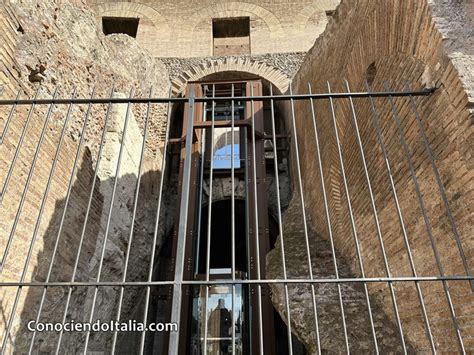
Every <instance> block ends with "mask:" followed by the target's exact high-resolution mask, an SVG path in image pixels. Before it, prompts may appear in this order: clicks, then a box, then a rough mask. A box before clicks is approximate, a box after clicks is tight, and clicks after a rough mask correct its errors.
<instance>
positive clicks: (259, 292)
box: [250, 84, 264, 355]
mask: <svg viewBox="0 0 474 355" xmlns="http://www.w3.org/2000/svg"><path fill="white" fill-rule="evenodd" d="M250 96H253V85H252V84H251V85H250ZM250 102H251V114H252V155H253V157H252V165H253V193H254V206H253V208H254V211H255V214H254V217H255V232H254V235H255V251H256V259H257V279H258V280H261V273H260V241H259V239H260V238H259V230H258V205H257V200H258V194H257V165H256V153H255V107H254V101H253V100H251V101H250ZM257 287H258V288H257V290H258V291H257V293H258V296H257V297H258V325H259V329H258V332H259V339H260V341H259V348H260V354H261V355H263V354H264V349H263V315H262V286H261V285H260V284H257Z"/></svg>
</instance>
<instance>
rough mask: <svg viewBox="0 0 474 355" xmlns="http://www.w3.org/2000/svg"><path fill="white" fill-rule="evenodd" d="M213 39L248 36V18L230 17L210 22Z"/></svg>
mask: <svg viewBox="0 0 474 355" xmlns="http://www.w3.org/2000/svg"><path fill="white" fill-rule="evenodd" d="M212 35H213V37H214V38H227V37H247V36H250V17H230V18H218V19H213V20H212Z"/></svg>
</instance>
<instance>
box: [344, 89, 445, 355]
mask: <svg viewBox="0 0 474 355" xmlns="http://www.w3.org/2000/svg"><path fill="white" fill-rule="evenodd" d="M346 88H347V91H350V88H349V83H348V81H347V80H346ZM389 98H390V97H389ZM349 100H350V103H351V109H352V115H353V118H354V124H355V128H356V133H357V140H358V143H359V147H360V150H361V154H362V156H363V157H362V159H363V163H364V170H365V171H366V176H367V180H368V181H369V175H368V172H367V165H366V162H365V155H364V153H363V149H364V148H363V146H362V140H361V138H360V133H359V125H358V123H357V115H356V112H355V107H354V102H353V100H352V98H350V99H349ZM391 103H392V102H391ZM393 108H394V106H393V103H392V110H393ZM373 109H374V113H376V114H375V115H372V123H373V126H374V128H375V132H376V137H377V142H378V144H379V146H380V148H381V150H382V154H383V157H384V163H385V169H386V170H387V174H388V177H389V181H390V190H391V192H392V196H393V199H394V201H395V206H396V208H397V216H398V220H399V222H400V228H401V230H402V235H403V242H404V245H405V249H406V250H407V255H408V260H409V264H410V269H411V272H412V275H413V276H415V277H416V276H417V272H416V267H415V262H414V261H413V256H412V253H411V248H410V242H409V241H408V235H407V231H406V228H405V223H404V221H403V215H402V211H401V207H400V203H399V201H398V194H397V190H396V187H395V183H394V181H393V176H392V169H391V167H390V162H389V159H388V154H387V150H386V148H385V144H384V141H383V133H382V130H381V129H380V124H379V120H378V118H379V117H378V113H377V110H376V109H375V104H374V106H373ZM374 207H375V205H374ZM415 286H416V289H417V294H418V299H419V301H420V307H421V310H422V316H423V320H424V323H425V331H426V335H427V337H428V341H429V343H430V347H431V350H432V352H433V353H436V347H435V344H434V340H433V335H432V333H431V327H430V323H429V320H428V315H427V313H426V307H425V303H424V300H423V294H422V291H421V287H420V284H419V283H418V282H415Z"/></svg>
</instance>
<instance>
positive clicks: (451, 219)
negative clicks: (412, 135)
mask: <svg viewBox="0 0 474 355" xmlns="http://www.w3.org/2000/svg"><path fill="white" fill-rule="evenodd" d="M409 90H410V88H409V86H408V85H407V86H406V88H405V91H407V92H408V91H409ZM408 96H409V98H410V102H411V107H412V110H413V113H414V114H415V118H416V122H417V124H418V128H419V130H420V134H421V138H422V140H423V144H424V146H425V149H426V153H427V154H428V158H429V160H430V163H431V168H432V169H433V173H434V176H435V178H436V183H437V185H438V189H439V193H440V195H441V198H442V200H443V204H444V207H445V208H446V213H447V215H448V219H449V224H450V225H451V230H452V231H453V234H454V240H455V241H456V246H457V247H458V250H459V255H460V256H461V260H462V264H463V266H464V271H465V272H466V275H467V276H472V273H471V269H470V268H469V264H468V262H467V259H466V254H465V253H464V249H463V246H462V243H461V237H460V236H459V232H458V228H457V227H456V222H455V221H454V217H453V213H452V211H451V207H450V206H449V202H448V197H447V196H446V190H445V189H444V185H443V182H442V181H441V176H440V175H439V171H438V167H437V166H436V162H435V157H434V153H433V150H432V149H431V147H430V143H429V141H428V137H427V136H426V132H425V129H424V128H423V123H422V122H421V117H420V114H419V112H418V109H417V107H416V103H415V99H414V98H413V95H411V94H408ZM470 284H471V290H472V291H473V292H474V280H471V281H470Z"/></svg>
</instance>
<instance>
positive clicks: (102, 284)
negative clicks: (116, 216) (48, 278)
mask: <svg viewBox="0 0 474 355" xmlns="http://www.w3.org/2000/svg"><path fill="white" fill-rule="evenodd" d="M470 280H474V277H473V276H418V277H413V276H401V277H365V278H362V277H360V278H354V277H353V278H339V279H336V278H318V279H312V280H311V279H287V280H284V279H262V280H240V279H238V280H235V281H232V280H230V279H229V280H210V281H205V280H183V281H182V282H175V281H128V282H120V281H115V282H114V281H101V282H95V281H92V282H80V281H77V282H67V281H66V282H10V281H7V282H2V283H1V284H0V286H1V287H45V286H48V287H96V286H97V287H112V286H127V287H128V286H130V287H142V286H150V287H151V286H169V285H177V284H183V285H203V286H205V285H232V284H235V285H240V284H242V285H257V284H262V285H274V284H285V283H288V284H305V283H307V284H342V283H363V282H371V283H374V282H375V283H377V282H379V283H387V282H443V281H470Z"/></svg>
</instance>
